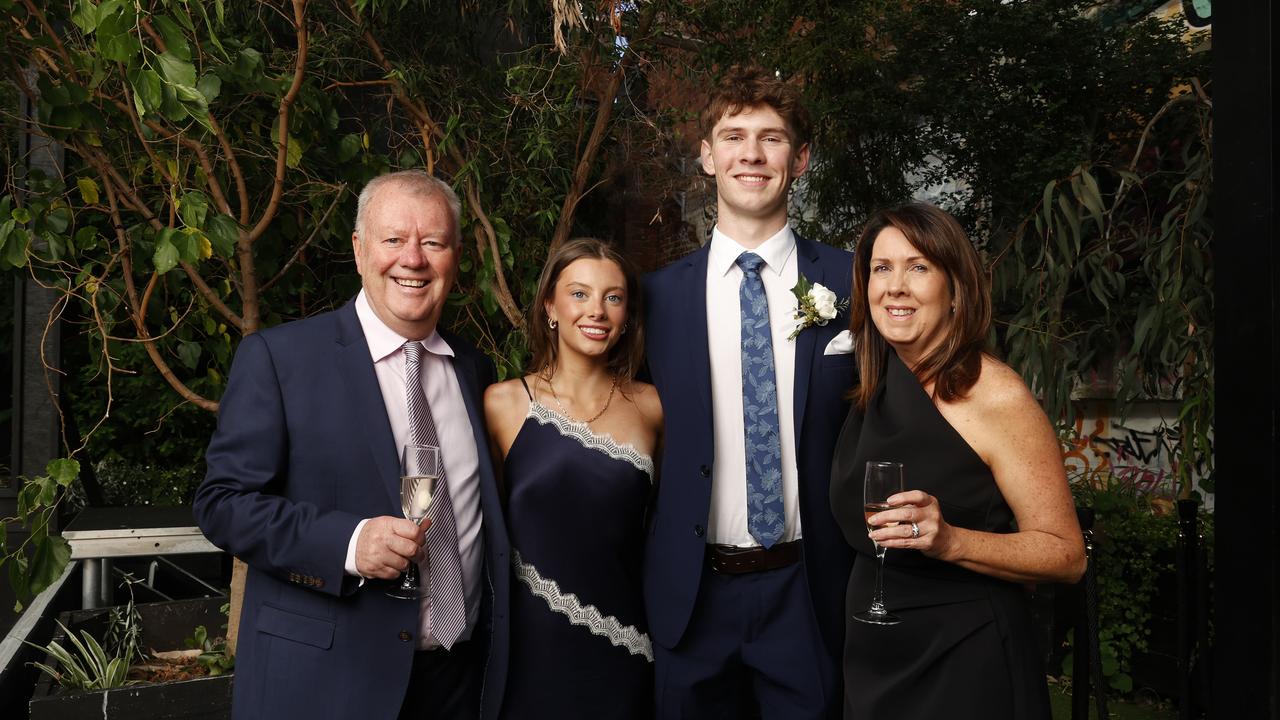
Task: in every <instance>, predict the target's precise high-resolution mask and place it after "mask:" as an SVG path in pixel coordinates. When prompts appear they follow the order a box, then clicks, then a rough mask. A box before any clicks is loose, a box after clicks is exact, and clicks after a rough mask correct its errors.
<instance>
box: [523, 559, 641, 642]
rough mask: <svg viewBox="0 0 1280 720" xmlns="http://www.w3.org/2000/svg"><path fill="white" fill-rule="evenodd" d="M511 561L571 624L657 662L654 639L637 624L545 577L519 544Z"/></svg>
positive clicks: (525, 581)
mask: <svg viewBox="0 0 1280 720" xmlns="http://www.w3.org/2000/svg"><path fill="white" fill-rule="evenodd" d="M511 564H512V565H513V566H515V570H516V577H518V578H519V579H520V581H521V582H523V583H524V584H525V585H528V586H529V590H530V591H531V592H532V593H533V594H534V595H536V596H538V597H540V598H542V599H543V600H545V601H546V603H547V607H549V608H551V611H552V612H556V613H560V614H561V615H564V616H565V617H567V618H569V623H570V624H573V625H581V626H582V627H585V628H586V629H588V630H590V631H591V634H592V635H599V636H601V637H603V638H605V639H607V640H608V641H609V642H611V643H613V644H614V645H615V646H616V647H620V648H625V649H626V650H627V651H629V652H630V653H631V654H632V655H642V656H644V659H645V660H648V661H649V662H653V643H652V642H650V640H649V636H648V635H647V634H645V633H643V632H640V631H639V630H637V629H636V626H635V625H623V624H622V623H621V622H620V621H619V620H618V618H616V617H614V616H612V615H604V614H602V613H601V612H600V610H599V609H598V608H596V606H595V605H584V604H583V603H582V601H581V600H579V599H578V596H577V595H574V594H573V593H566V592H563V591H562V590H561V589H560V584H559V583H557V582H556V581H555V580H551V579H549V578H544V577H542V573H540V572H538V568H536V567H534V566H532V565H530V564H528V563H526V562H525V561H524V559H523V558H521V557H520V551H519V550H516V549H515V548H512V549H511Z"/></svg>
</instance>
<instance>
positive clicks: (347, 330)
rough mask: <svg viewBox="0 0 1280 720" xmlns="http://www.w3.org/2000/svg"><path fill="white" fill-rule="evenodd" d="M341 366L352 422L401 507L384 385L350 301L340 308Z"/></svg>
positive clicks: (393, 502)
mask: <svg viewBox="0 0 1280 720" xmlns="http://www.w3.org/2000/svg"><path fill="white" fill-rule="evenodd" d="M338 328H339V334H338V337H337V343H338V346H339V347H338V355H337V358H338V359H337V362H338V369H339V374H340V375H341V377H342V379H343V380H344V381H345V382H346V385H345V392H346V393H347V403H348V404H347V406H348V407H350V408H352V417H351V418H350V422H351V424H352V425H355V426H356V427H358V428H359V430H357V431H356V432H357V433H358V434H359V435H360V436H362V437H363V439H364V442H365V444H366V445H367V446H368V448H369V453H370V455H372V456H373V462H374V465H375V466H377V468H378V477H379V479H380V480H381V482H382V486H383V488H384V489H385V490H386V492H387V495H388V497H389V499H390V500H391V506H392V507H393V508H399V507H400V453H399V451H397V449H396V442H395V437H394V436H393V435H392V434H391V421H390V420H388V419H387V409H386V407H385V406H384V405H383V402H382V388H381V387H380V386H379V385H378V376H377V375H376V374H375V373H374V371H373V359H372V358H371V357H370V355H369V344H368V343H367V342H365V339H364V331H363V330H361V329H360V320H359V319H358V318H357V317H356V310H355V304H354V303H348V304H347V305H346V306H344V307H343V308H342V309H341V310H339V311H338Z"/></svg>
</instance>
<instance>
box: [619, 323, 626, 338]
mask: <svg viewBox="0 0 1280 720" xmlns="http://www.w3.org/2000/svg"><path fill="white" fill-rule="evenodd" d="M618 334H619V335H626V334H627V324H626V323H622V331H621V332H619V333H618Z"/></svg>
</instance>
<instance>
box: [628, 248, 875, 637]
mask: <svg viewBox="0 0 1280 720" xmlns="http://www.w3.org/2000/svg"><path fill="white" fill-rule="evenodd" d="M709 250H710V244H709V243H708V244H707V245H705V246H703V248H702V249H700V250H698V251H696V252H693V253H691V254H689V255H688V256H686V257H684V258H682V259H680V260H677V261H675V262H673V263H671V264H670V265H668V266H667V267H665V268H663V269H661V270H659V271H657V272H654V273H651V274H649V275H647V276H646V277H645V281H644V282H645V304H646V307H647V308H648V311H647V313H646V322H645V336H646V342H647V344H648V349H647V356H648V366H649V372H650V375H651V378H652V381H653V384H654V385H656V386H657V388H658V394H659V396H661V398H662V413H663V416H664V417H665V418H666V431H665V433H664V434H663V443H664V447H663V451H662V471H661V474H660V475H659V478H660V481H659V482H660V484H659V487H658V497H657V503H656V507H655V509H654V512H653V519H652V521H651V525H650V528H649V540H648V544H647V546H646V548H645V571H644V594H645V607H646V610H647V614H648V620H649V632H650V633H651V635H652V636H653V638H654V640H656V641H657V642H658V643H660V644H662V645H663V646H664V647H668V648H673V647H675V646H676V644H677V643H678V642H679V641H680V638H681V637H682V636H683V635H684V633H685V629H686V627H687V626H688V623H689V617H690V615H691V614H692V613H693V606H694V600H695V599H696V598H697V596H698V585H699V583H700V581H701V578H702V566H703V559H704V554H705V551H706V540H705V538H704V535H705V533H706V528H705V526H706V523H707V517H708V513H709V512H710V508H711V464H712V459H713V456H714V447H713V444H714V440H713V436H712V411H711V368H710V360H709V355H708V347H707V312H706V310H707V255H708V252H709ZM796 257H797V259H798V261H799V271H800V273H801V274H802V275H803V276H804V277H806V278H808V279H809V280H810V281H812V282H814V283H821V284H822V285H824V286H826V287H827V288H830V289H831V290H832V291H833V292H835V294H836V297H837V298H841V299H844V298H848V297H849V292H850V288H849V286H850V277H851V273H852V268H853V256H852V255H851V254H849V253H847V252H845V251H843V250H839V249H836V248H833V247H830V246H827V245H822V244H820V243H815V242H812V241H809V240H805V239H803V238H800V237H797V238H796ZM846 318H847V316H846V315H844V314H842V315H841V316H839V317H837V318H836V319H835V320H833V321H831V322H829V323H828V324H827V325H825V326H814V327H810V328H808V329H806V330H804V331H803V332H801V333H800V335H799V337H797V338H796V340H795V343H796V367H795V422H796V423H797V425H798V427H796V428H795V438H796V464H797V466H798V470H799V491H800V497H799V501H800V522H801V525H802V535H803V547H804V553H803V556H804V572H805V576H806V579H807V582H808V586H809V592H810V596H811V598H812V600H813V609H814V613H815V615H816V616H817V619H818V622H819V626H820V627H821V628H822V632H823V638H824V640H825V641H826V646H827V648H826V649H827V651H828V652H829V653H831V654H832V656H833V657H835V658H839V656H840V653H841V650H842V648H843V645H844V591H845V585H846V584H847V582H848V578H849V570H850V568H851V567H852V563H853V556H852V553H851V552H850V550H849V546H848V545H847V544H846V543H845V541H844V538H843V536H842V535H841V534H840V529H839V528H838V527H837V526H836V523H835V519H834V518H833V517H832V515H831V506H830V500H829V494H828V487H829V486H830V476H831V455H832V451H833V449H834V446H835V440H836V435H837V434H838V433H839V432H840V426H841V424H842V423H843V422H844V419H845V415H846V413H847V412H848V409H849V405H848V401H847V400H845V393H846V391H847V390H848V388H849V387H850V386H851V385H852V381H853V373H854V359H853V355H824V354H823V350H824V349H825V348H826V346H827V343H828V342H830V341H831V339H832V338H834V337H835V336H836V335H837V334H838V333H839V332H840V331H841V330H844V329H845V328H846V327H847V321H846ZM744 482H745V480H744Z"/></svg>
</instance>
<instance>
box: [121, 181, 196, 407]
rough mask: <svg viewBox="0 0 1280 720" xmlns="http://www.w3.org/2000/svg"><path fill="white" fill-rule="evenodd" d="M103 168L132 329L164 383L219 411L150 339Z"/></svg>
mask: <svg viewBox="0 0 1280 720" xmlns="http://www.w3.org/2000/svg"><path fill="white" fill-rule="evenodd" d="M102 169H103V168H101V167H99V168H98V172H99V175H100V177H101V178H102V185H103V189H104V190H105V192H106V194H107V203H108V204H109V207H110V209H111V220H112V224H113V225H114V226H115V230H116V240H117V242H119V243H120V270H121V274H122V275H123V276H124V286H125V293H126V294H127V297H128V301H129V304H130V305H131V306H132V308H133V309H132V310H131V311H130V312H129V317H130V319H132V320H133V326H134V330H135V331H136V332H137V334H138V339H139V340H141V341H142V347H143V348H144V349H145V350H146V351H147V357H149V358H150V359H151V364H152V365H154V366H155V367H156V370H158V371H160V376H161V377H163V378H164V380H165V382H167V383H169V387H171V388H173V390H174V392H176V393H178V394H179V395H181V396H182V397H183V398H185V399H186V400H188V401H189V402H191V403H192V404H194V405H196V406H198V407H200V408H203V409H205V410H208V411H209V412H215V413H216V412H217V411H218V403H216V402H213V401H212V400H209V399H208V398H206V397H204V396H202V395H200V394H198V393H196V392H195V391H194V390H192V389H191V388H189V387H187V385H186V383H184V382H182V380H180V379H179V378H178V376H177V375H175V374H174V372H173V369H172V368H170V367H169V363H167V362H165V359H164V357H163V356H162V355H161V354H160V348H158V347H156V344H155V341H154V340H152V338H151V333H150V331H148V330H147V326H146V323H145V322H144V319H145V317H146V310H145V309H144V306H143V305H142V301H141V300H140V299H139V297H138V288H137V286H135V285H134V282H133V261H132V258H131V256H130V252H129V240H128V237H127V236H126V235H125V232H124V221H123V220H122V218H121V217H120V206H119V203H118V202H117V201H116V192H115V187H114V183H113V182H112V181H110V180H109V179H108V177H107V175H106V174H105V173H102ZM156 277H157V275H156V273H154V272H153V273H152V274H151V279H150V280H149V281H148V290H147V294H148V295H149V294H150V287H151V286H152V285H153V284H154V283H155V281H156Z"/></svg>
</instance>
